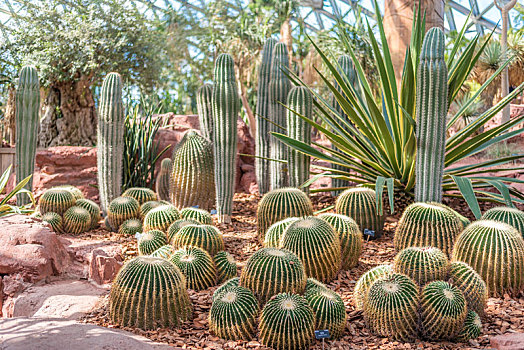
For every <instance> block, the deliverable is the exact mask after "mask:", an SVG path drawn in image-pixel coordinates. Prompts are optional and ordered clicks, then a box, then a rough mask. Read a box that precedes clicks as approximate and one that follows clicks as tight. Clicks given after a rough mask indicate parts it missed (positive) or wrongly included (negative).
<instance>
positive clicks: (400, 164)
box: [273, 0, 524, 218]
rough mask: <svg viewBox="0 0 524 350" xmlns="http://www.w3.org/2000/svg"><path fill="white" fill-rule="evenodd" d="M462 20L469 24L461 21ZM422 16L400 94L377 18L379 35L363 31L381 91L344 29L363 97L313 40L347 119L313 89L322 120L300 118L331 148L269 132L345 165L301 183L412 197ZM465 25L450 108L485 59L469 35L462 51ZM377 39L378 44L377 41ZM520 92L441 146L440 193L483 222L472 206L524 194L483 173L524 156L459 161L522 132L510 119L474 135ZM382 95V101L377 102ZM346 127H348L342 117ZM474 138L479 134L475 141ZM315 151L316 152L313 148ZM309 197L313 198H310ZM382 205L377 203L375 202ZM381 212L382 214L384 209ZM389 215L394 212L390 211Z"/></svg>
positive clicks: (454, 59)
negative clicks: (326, 182) (326, 180)
mask: <svg viewBox="0 0 524 350" xmlns="http://www.w3.org/2000/svg"><path fill="white" fill-rule="evenodd" d="M374 5H375V10H376V13H380V10H379V6H378V3H377V1H376V0H375V1H374ZM466 22H467V21H466ZM424 28H425V18H424V17H422V16H421V15H420V14H419V15H418V16H417V18H416V20H415V21H414V23H413V30H412V37H411V43H410V45H409V47H408V49H407V52H406V62H405V65H404V70H403V73H402V80H401V84H400V89H399V90H397V84H396V81H395V74H394V73H395V72H394V69H393V63H392V59H391V53H390V50H389V46H388V43H387V40H386V35H385V30H384V26H383V22H382V18H381V17H380V16H377V32H378V35H376V34H375V32H374V31H373V29H372V28H371V26H369V25H368V32H369V39H370V41H371V45H372V48H373V56H374V58H375V65H376V68H377V70H378V72H379V85H380V91H373V90H372V87H371V84H370V82H369V81H368V79H367V77H366V74H365V73H364V70H363V68H362V65H361V64H360V63H359V61H358V60H357V58H356V56H355V53H354V52H353V49H352V48H351V46H350V45H349V38H348V36H347V34H346V33H345V32H344V31H342V30H341V31H340V34H339V39H340V41H341V42H342V43H341V44H345V45H346V46H347V50H348V52H349V53H350V54H351V56H352V58H353V61H354V63H355V69H356V71H357V73H358V76H359V80H360V85H361V88H362V95H360V94H357V93H356V91H355V88H354V87H353V86H352V84H350V83H349V81H348V80H347V79H346V78H344V77H342V76H341V75H340V73H339V72H338V67H337V66H338V65H337V64H336V63H335V62H336V61H335V60H334V59H331V58H330V57H328V54H327V53H325V52H323V51H322V50H321V49H320V48H319V47H318V45H317V44H316V43H315V42H313V43H312V44H313V46H314V47H315V49H316V51H317V52H318V54H319V55H320V56H321V57H322V60H323V62H324V64H325V65H326V66H327V68H328V70H329V72H331V74H332V75H333V77H334V78H335V82H336V84H338V88H339V89H337V87H336V86H335V84H334V83H333V82H332V78H331V77H329V76H326V75H325V74H322V73H321V72H319V75H320V77H321V79H322V81H323V82H324V84H325V85H326V86H328V87H329V90H330V91H331V92H332V94H333V96H334V98H335V99H336V101H337V102H338V104H339V105H340V108H341V111H342V113H343V114H344V116H343V115H342V113H340V112H338V111H336V110H335V109H334V108H332V106H331V105H332V104H331V101H327V100H326V99H324V98H322V97H321V96H320V95H319V94H318V93H315V92H314V91H313V89H310V91H311V92H312V93H313V94H314V95H315V97H316V98H315V102H314V103H315V106H316V107H317V111H318V112H319V113H318V114H319V118H320V121H319V122H316V121H314V120H311V119H308V118H306V117H304V116H300V117H301V118H303V119H305V120H306V121H307V122H308V123H309V124H311V125H312V126H313V127H314V128H315V129H316V130H318V131H319V132H320V133H321V134H323V135H324V136H325V137H326V138H327V139H328V140H329V141H330V142H331V143H332V145H333V146H335V147H336V149H338V150H335V149H332V148H331V147H329V146H326V145H321V144H318V143H314V144H313V145H307V144H306V143H304V142H300V141H298V140H295V139H292V138H290V137H288V136H286V135H284V134H282V133H273V135H274V136H275V137H276V138H278V139H279V140H280V141H282V142H284V143H285V144H287V145H288V146H289V147H292V148H294V149H296V150H298V151H301V152H303V153H305V154H307V155H310V156H311V157H313V158H316V159H319V160H321V161H325V162H328V163H331V164H335V165H340V166H344V167H346V168H347V169H348V170H347V171H346V170H338V169H332V168H327V167H321V166H317V167H316V169H317V172H316V174H315V175H314V176H312V177H311V179H310V181H309V182H308V183H306V185H308V184H311V183H312V182H313V181H315V180H317V179H319V178H321V177H330V178H337V179H341V180H347V181H350V182H353V183H357V184H362V185H364V186H367V187H371V188H375V189H376V193H377V202H378V199H379V198H381V196H382V192H383V186H384V184H386V183H387V188H388V193H389V200H390V205H391V207H393V192H394V190H395V189H396V191H400V192H403V193H405V194H407V195H409V196H412V195H413V190H414V187H415V154H416V151H417V150H416V138H415V127H416V121H415V120H414V118H415V105H416V104H415V98H416V91H417V86H416V82H417V71H418V66H419V62H420V51H421V46H422V40H423V36H424ZM466 28H467V23H466V25H465V27H464V29H462V31H461V32H460V33H459V35H458V36H457V38H456V39H455V41H454V42H453V44H452V45H451V49H450V51H449V52H448V55H447V57H448V58H447V61H446V64H447V67H448V105H450V104H451V103H452V102H453V101H454V100H455V99H456V97H457V94H458V93H459V91H460V89H461V87H462V86H463V85H464V82H465V80H466V79H467V78H468V76H469V75H470V72H471V70H472V69H473V66H474V65H475V63H476V62H477V61H478V59H479V56H480V55H481V54H482V52H483V50H484V48H485V46H486V42H488V41H489V40H488V41H486V42H485V43H481V42H480V37H479V36H478V35H477V36H476V37H474V38H473V39H472V40H471V41H470V42H469V43H468V44H467V45H466V46H465V48H463V49H461V45H462V43H463V42H464V41H465V37H464V34H465V31H466ZM377 38H380V41H381V45H380V44H379V42H378V41H377ZM509 61H510V60H508V61H506V62H504V64H503V65H501V67H500V68H499V69H497V71H496V72H495V73H496V74H494V75H493V76H492V77H491V78H490V79H488V80H487V81H486V82H485V83H484V84H483V85H482V86H481V87H480V88H479V90H478V91H477V92H476V93H475V94H473V96H472V98H471V100H470V104H471V103H474V102H475V99H476V98H477V97H478V96H479V95H480V94H481V93H482V91H484V90H485V89H486V87H487V86H488V85H489V83H491V81H493V79H495V77H496V76H497V75H498V74H499V73H500V72H501V71H502V69H503V68H504V67H506V66H507V64H508V63H509ZM289 75H290V76H292V77H293V79H294V80H295V82H296V83H297V84H302V85H305V83H303V82H302V81H301V80H300V79H299V78H298V77H296V76H295V75H293V73H289ZM523 90H524V83H523V84H521V85H520V86H518V87H517V88H515V90H514V91H513V92H512V93H511V94H509V95H508V96H507V97H506V98H504V99H503V100H501V101H500V102H499V103H498V104H497V105H495V106H493V107H492V108H490V109H488V110H487V111H485V112H484V113H482V114H481V115H480V116H479V117H478V118H477V119H476V120H475V121H474V122H473V123H471V124H469V125H468V126H467V127H465V128H462V129H461V130H459V131H458V132H457V133H455V134H454V135H452V136H450V137H448V138H447V140H446V149H445V161H444V166H445V172H444V179H443V184H442V189H443V192H444V195H445V196H450V197H460V196H462V197H464V199H465V200H466V201H467V203H468V205H469V206H470V208H471V209H472V211H473V213H474V214H475V216H476V217H477V218H478V217H480V216H481V213H480V208H479V205H478V202H477V200H478V199H480V200H489V201H496V202H506V203H508V204H509V203H510V202H511V201H512V200H514V201H519V202H523V200H524V194H523V193H522V192H520V191H518V190H517V189H515V188H513V187H511V184H512V183H516V182H519V183H521V182H523V181H522V180H518V179H513V178H509V177H502V176H488V175H487V172H499V171H502V170H507V169H500V168H496V169H493V167H498V166H500V165H501V164H506V163H509V162H512V161H514V160H517V159H521V158H523V157H524V154H518V155H511V156H507V157H502V158H500V159H496V160H490V161H486V162H480V163H475V164H472V165H463V166H459V165H457V163H458V162H460V161H461V160H463V159H464V158H467V157H469V156H472V155H474V154H478V153H479V152H481V151H483V150H484V149H486V148H487V147H489V146H490V145H493V144H495V143H497V142H500V141H504V140H507V139H509V138H511V137H513V136H515V135H518V134H520V133H521V132H522V131H523V129H521V128H519V129H518V130H515V131H509V130H510V128H512V127H513V126H515V125H518V124H519V123H521V122H522V121H523V120H524V115H522V116H519V117H517V118H513V119H512V120H511V121H509V122H507V123H504V124H502V125H499V126H497V127H494V128H492V129H490V130H486V131H484V132H478V131H479V129H480V128H482V127H483V126H484V125H485V124H486V123H487V122H488V121H489V120H491V119H492V118H493V117H494V116H495V114H496V113H498V112H499V111H501V110H502V108H503V107H504V106H506V105H507V104H508V103H510V101H511V100H513V99H514V98H515V97H516V96H517V95H518V94H520V93H521V92H522V91H523ZM377 96H379V98H377ZM466 107H468V103H466V104H464V105H463V107H462V108H461V109H460V110H458V111H457V112H456V113H455V114H454V115H453V116H452V117H451V118H450V120H449V121H448V123H447V126H446V127H447V129H449V128H450V127H452V126H453V125H454V124H455V122H456V121H457V120H459V119H461V118H462V116H463V115H464V112H465V109H466ZM346 118H349V121H350V122H351V123H348V122H347V119H346ZM476 133H477V135H475V134H476ZM315 147H316V148H315ZM487 187H495V188H496V189H497V190H498V191H499V193H495V192H490V191H487ZM329 190H331V189H330V188H322V189H319V190H315V191H329ZM315 191H312V192H315ZM378 204H379V205H380V204H381V203H378ZM381 209H382V208H381ZM392 209H393V208H392Z"/></svg>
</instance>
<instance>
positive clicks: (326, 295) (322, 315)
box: [304, 289, 347, 339]
mask: <svg viewBox="0 0 524 350" xmlns="http://www.w3.org/2000/svg"><path fill="white" fill-rule="evenodd" d="M304 297H305V298H306V300H307V302H308V303H309V306H311V308H312V309H313V312H314V313H315V329H329V334H330V339H339V338H340V337H341V336H342V334H343V333H344V329H345V328H346V320H347V315H346V307H345V306H344V301H342V298H341V297H340V295H338V294H337V293H335V292H333V291H332V290H329V289H325V290H322V289H309V290H308V291H306V293H305V294H304Z"/></svg>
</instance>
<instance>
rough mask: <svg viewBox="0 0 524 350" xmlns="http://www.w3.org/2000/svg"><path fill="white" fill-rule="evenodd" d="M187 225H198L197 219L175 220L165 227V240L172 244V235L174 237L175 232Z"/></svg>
mask: <svg viewBox="0 0 524 350" xmlns="http://www.w3.org/2000/svg"><path fill="white" fill-rule="evenodd" d="M187 225H200V223H199V222H198V221H195V220H187V219H178V220H176V221H175V222H173V223H172V224H171V226H169V228H168V229H167V241H168V242H169V244H173V237H175V235H176V233H177V232H178V231H180V229H181V228H182V227H184V226H187Z"/></svg>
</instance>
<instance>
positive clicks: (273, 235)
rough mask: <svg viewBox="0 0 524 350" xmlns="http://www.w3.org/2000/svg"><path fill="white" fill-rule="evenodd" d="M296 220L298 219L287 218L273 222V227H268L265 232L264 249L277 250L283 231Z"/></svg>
mask: <svg viewBox="0 0 524 350" xmlns="http://www.w3.org/2000/svg"><path fill="white" fill-rule="evenodd" d="M297 220H298V218H287V219H284V220H280V221H278V222H275V223H274V224H273V225H271V226H269V228H268V229H267V231H266V236H265V237H264V247H266V248H271V247H273V248H278V247H279V246H280V239H281V238H282V235H283V234H284V231H285V230H286V229H287V228H288V227H289V225H291V224H292V223H294V222H295V221H297Z"/></svg>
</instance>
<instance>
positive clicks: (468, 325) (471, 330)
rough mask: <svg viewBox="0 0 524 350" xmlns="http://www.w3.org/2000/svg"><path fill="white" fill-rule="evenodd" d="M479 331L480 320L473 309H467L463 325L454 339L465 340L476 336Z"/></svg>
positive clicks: (480, 330)
mask: <svg viewBox="0 0 524 350" xmlns="http://www.w3.org/2000/svg"><path fill="white" fill-rule="evenodd" d="M480 333H482V320H481V319H480V316H479V315H478V314H477V313H476V312H475V311H471V310H469V311H468V314H467V315H466V320H465V321H464V325H463V326H462V329H461V330H460V332H459V334H458V335H457V336H456V338H455V339H454V340H455V341H459V342H467V341H468V340H470V339H475V338H478V337H479V336H480Z"/></svg>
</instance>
